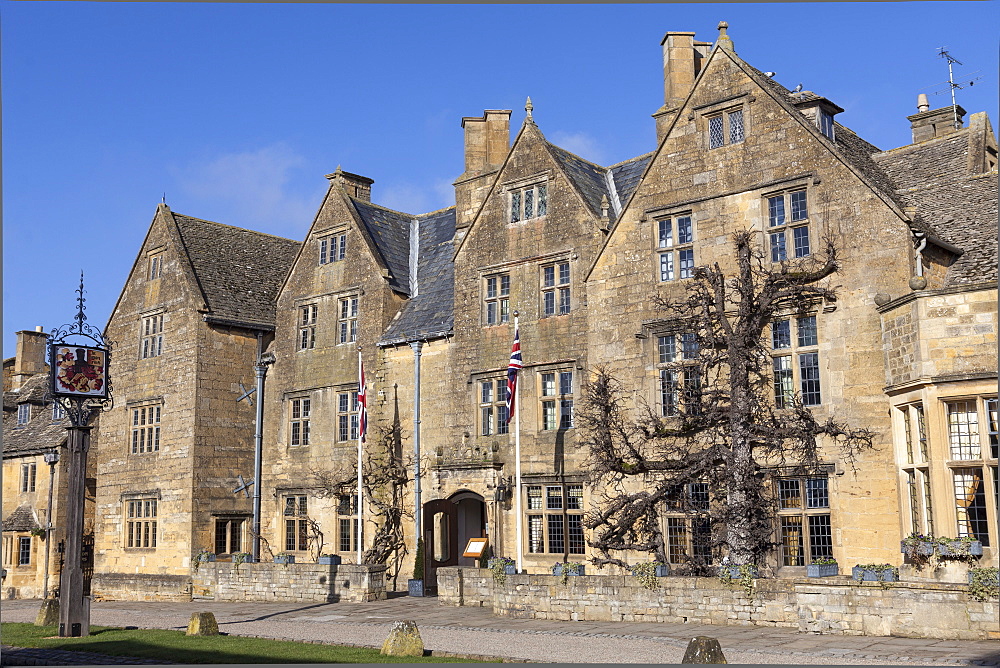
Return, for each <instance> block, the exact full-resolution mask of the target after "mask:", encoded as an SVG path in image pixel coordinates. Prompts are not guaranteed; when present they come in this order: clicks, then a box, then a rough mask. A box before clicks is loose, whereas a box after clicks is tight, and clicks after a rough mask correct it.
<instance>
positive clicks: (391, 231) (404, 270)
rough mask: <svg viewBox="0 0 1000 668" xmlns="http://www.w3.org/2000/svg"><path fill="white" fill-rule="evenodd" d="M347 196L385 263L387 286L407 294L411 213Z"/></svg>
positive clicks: (408, 291) (408, 285) (408, 289)
mask: <svg viewBox="0 0 1000 668" xmlns="http://www.w3.org/2000/svg"><path fill="white" fill-rule="evenodd" d="M350 200H351V203H352V204H353V205H354V209H355V210H356V211H357V212H358V216H359V217H360V218H361V222H362V223H363V224H364V226H365V229H366V230H367V231H368V235H369V236H370V237H371V238H372V240H373V241H374V242H375V246H376V248H377V249H378V252H379V253H381V255H382V260H383V262H385V264H386V266H388V267H389V273H390V276H389V287H391V288H392V289H393V290H395V291H396V292H400V293H402V294H405V295H408V294H410V263H409V257H410V222H411V221H412V220H413V218H414V216H411V215H409V214H406V213H402V212H400V211H393V210H392V209H386V208H385V207H381V206H378V205H377V204H372V203H371V202H368V201H365V200H360V199H356V198H354V197H351V198H350Z"/></svg>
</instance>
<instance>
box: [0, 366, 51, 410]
mask: <svg viewBox="0 0 1000 668" xmlns="http://www.w3.org/2000/svg"><path fill="white" fill-rule="evenodd" d="M48 391H49V374H48V373H36V374H35V375H34V376H31V377H30V378H28V380H26V381H24V384H23V385H21V387H20V388H18V389H16V390H14V391H12V392H5V393H4V395H5V396H6V395H7V394H10V395H12V396H13V400H14V402H15V403H18V404H21V403H24V402H26V401H30V402H31V403H34V404H41V403H45V400H46V394H48ZM4 403H6V401H5V402H4Z"/></svg>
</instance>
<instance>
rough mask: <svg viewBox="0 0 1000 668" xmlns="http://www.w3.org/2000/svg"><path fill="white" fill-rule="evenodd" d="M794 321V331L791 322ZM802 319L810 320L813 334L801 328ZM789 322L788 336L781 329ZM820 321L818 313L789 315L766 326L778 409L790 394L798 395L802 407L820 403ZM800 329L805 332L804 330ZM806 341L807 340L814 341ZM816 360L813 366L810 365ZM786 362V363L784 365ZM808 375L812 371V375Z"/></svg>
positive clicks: (773, 392) (788, 398)
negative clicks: (813, 375) (810, 334)
mask: <svg viewBox="0 0 1000 668" xmlns="http://www.w3.org/2000/svg"><path fill="white" fill-rule="evenodd" d="M793 320H794V321H795V327H794V330H793V328H792V321H793ZM803 321H806V322H808V321H811V322H812V336H811V337H810V338H805V337H806V336H808V334H809V327H808V326H806V327H805V328H803V324H802V323H803ZM785 323H787V324H788V338H787V339H785V338H784V332H783V330H784V328H783V327H781V328H779V325H783V324H785ZM819 325H820V320H819V314H818V312H807V313H804V314H796V315H792V314H788V315H784V316H779V317H777V318H775V319H774V320H773V321H772V322H771V325H770V327H769V328H768V330H769V333H768V347H769V348H770V350H771V379H772V394H771V396H772V397H773V399H774V406H775V408H777V409H778V410H783V409H786V408H789V407H790V405H791V402H792V400H793V396H798V397H799V398H800V400H801V401H802V405H803V406H821V405H822V404H823V386H824V384H825V383H824V382H823V368H822V365H821V364H820V356H819V341H820V335H819V333H820V327H819ZM803 329H804V330H805V331H803ZM813 340H814V342H813V343H809V341H813ZM813 361H815V366H813V365H812V364H810V363H811V362H813ZM786 363H787V366H785V364H786ZM807 372H808V374H812V373H814V374H815V377H811V376H810V375H807Z"/></svg>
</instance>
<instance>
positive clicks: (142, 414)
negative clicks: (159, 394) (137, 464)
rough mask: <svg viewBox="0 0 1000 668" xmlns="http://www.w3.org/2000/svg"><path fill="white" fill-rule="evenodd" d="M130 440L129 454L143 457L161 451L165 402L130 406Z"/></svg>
mask: <svg viewBox="0 0 1000 668" xmlns="http://www.w3.org/2000/svg"><path fill="white" fill-rule="evenodd" d="M128 411H129V426H130V438H129V448H128V452H129V454H131V455H143V454H149V453H153V452H159V451H160V427H161V425H162V422H161V419H162V417H163V401H162V400H154V401H144V402H140V403H136V404H128Z"/></svg>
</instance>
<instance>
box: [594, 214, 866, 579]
mask: <svg viewBox="0 0 1000 668" xmlns="http://www.w3.org/2000/svg"><path fill="white" fill-rule="evenodd" d="M733 243H734V246H735V249H736V270H735V275H731V276H727V275H726V274H725V273H723V270H722V269H721V268H720V267H719V265H718V264H714V265H712V266H705V267H698V268H696V269H695V272H694V277H693V280H692V281H690V282H689V283H688V285H687V287H686V290H685V293H684V295H683V296H682V297H681V298H679V299H675V300H670V299H660V300H658V306H659V308H660V309H661V311H662V313H663V325H664V327H667V328H669V327H671V326H673V327H674V330H672V331H675V332H676V339H677V340H678V341H680V342H682V345H683V351H682V352H681V351H679V352H678V357H679V358H681V359H680V361H679V363H678V366H677V368H676V369H675V372H674V375H673V376H668V378H667V380H666V381H664V382H663V383H662V385H661V395H662V398H663V402H661V403H665V404H666V405H668V407H669V408H668V409H667V410H663V409H662V408H661V409H660V410H653V409H651V408H650V407H649V406H635V405H633V404H632V403H631V402H630V401H629V400H628V399H627V395H626V394H625V392H624V391H623V387H622V385H621V383H620V382H619V381H618V380H617V379H615V378H614V377H613V376H612V375H611V374H610V373H609V372H608V371H607V370H606V369H597V370H596V373H595V377H594V378H593V379H592V381H591V382H590V383H589V386H588V388H587V391H586V396H585V400H584V401H583V402H582V406H581V407H580V409H579V412H578V423H579V426H580V432H581V445H582V446H583V447H586V448H588V450H589V463H588V470H589V473H590V476H591V482H592V484H594V485H595V487H597V488H598V489H600V490H601V494H602V499H601V501H600V502H599V503H598V504H596V508H595V509H594V510H592V511H591V512H590V513H589V514H588V516H587V519H586V526H587V527H588V528H589V529H591V531H592V534H591V539H590V541H589V542H590V545H591V546H592V547H594V548H596V550H597V556H595V557H594V559H593V561H594V563H596V564H618V565H621V566H624V565H626V562H625V561H624V559H623V558H622V557H623V556H624V555H622V554H621V553H622V552H623V551H641V552H649V553H652V554H653V555H655V557H656V558H657V560H659V561H663V562H666V560H667V555H666V549H667V545H666V542H665V539H664V535H663V519H664V513H667V512H669V513H670V514H675V513H680V514H682V515H686V516H690V517H693V518H694V519H695V523H694V525H693V526H695V527H696V528H697V527H702V528H703V530H706V529H707V527H711V531H710V533H709V534H707V535H703V539H704V540H707V541H710V545H711V546H712V548H714V549H715V550H716V551H718V550H719V549H720V548H721V549H723V550H724V551H725V552H726V553H727V554H728V556H729V558H730V560H731V562H732V563H733V564H749V563H756V562H759V561H760V560H761V559H762V557H763V556H764V555H766V554H767V553H768V552H769V551H770V550H771V549H773V547H774V541H773V536H774V520H775V511H776V502H775V498H774V494H773V492H772V489H773V481H772V479H771V478H772V474H773V472H775V471H783V472H784V473H785V474H788V472H789V471H795V472H799V473H810V472H815V470H816V467H817V466H818V465H819V464H820V458H819V453H820V443H821V441H822V440H823V439H826V440H827V441H828V442H830V443H836V444H837V446H839V451H840V456H841V457H842V459H843V461H844V462H845V463H846V464H847V465H848V466H853V464H854V461H855V456H856V454H857V453H858V452H859V451H861V450H863V449H865V448H870V447H872V440H873V437H874V434H873V433H872V432H871V431H869V430H867V429H855V428H851V427H849V426H848V425H845V424H843V423H841V422H838V421H837V420H835V419H833V418H830V419H828V420H826V421H825V422H819V421H817V419H816V418H815V417H814V416H813V414H812V412H811V411H810V410H809V409H808V408H807V407H806V406H805V405H803V402H802V397H801V396H800V395H799V394H798V393H794V392H792V391H790V390H791V388H790V386H789V385H785V386H780V383H779V384H776V382H775V377H774V366H773V364H774V362H773V358H772V356H771V348H770V338H769V337H770V325H771V323H772V322H773V321H775V320H776V319H778V318H781V317H787V316H789V315H796V314H805V313H809V312H814V310H815V308H817V306H821V305H822V304H824V303H826V304H830V303H833V302H835V301H836V294H835V290H836V288H833V287H826V286H825V285H824V284H825V283H826V280H825V279H828V278H829V277H830V276H832V275H833V274H835V273H836V272H837V270H838V262H837V252H836V248H835V247H834V245H833V244H832V243H830V242H827V243H826V244H825V248H824V250H823V252H822V253H820V254H818V255H816V256H813V257H811V258H806V259H802V260H795V261H786V262H781V263H772V262H771V261H770V259H769V258H766V257H764V255H763V253H762V252H761V251H760V250H759V247H758V246H759V242H757V241H756V240H755V238H754V235H753V234H752V233H751V232H747V231H744V232H739V233H736V234H735V235H734V236H733ZM692 490H694V491H692Z"/></svg>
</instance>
